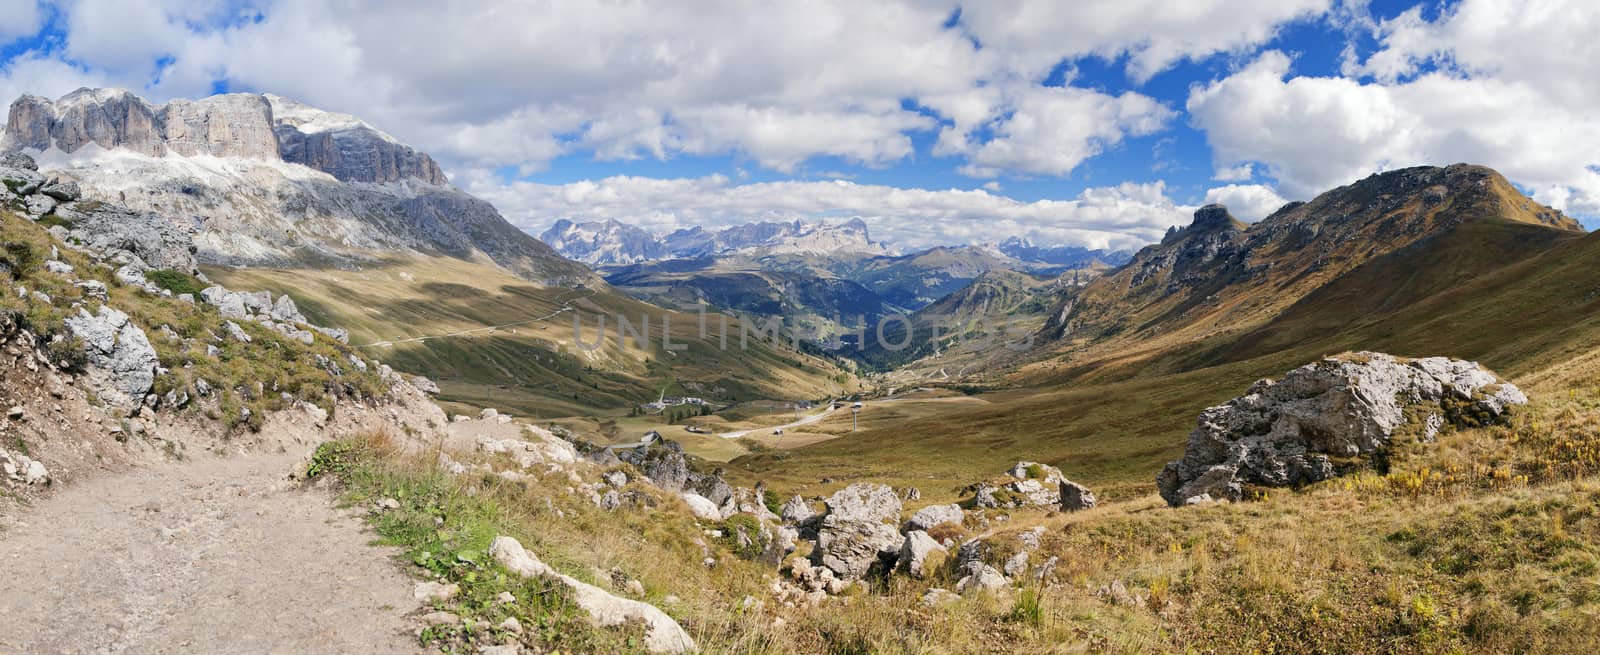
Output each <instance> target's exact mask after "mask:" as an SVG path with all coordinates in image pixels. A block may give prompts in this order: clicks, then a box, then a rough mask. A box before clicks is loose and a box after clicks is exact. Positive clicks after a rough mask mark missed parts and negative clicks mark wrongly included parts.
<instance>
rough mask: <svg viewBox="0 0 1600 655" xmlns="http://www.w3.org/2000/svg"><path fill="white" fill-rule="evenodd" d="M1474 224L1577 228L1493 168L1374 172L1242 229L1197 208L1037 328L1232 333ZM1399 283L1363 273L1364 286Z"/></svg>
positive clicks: (1120, 347)
mask: <svg viewBox="0 0 1600 655" xmlns="http://www.w3.org/2000/svg"><path fill="white" fill-rule="evenodd" d="M1484 221H1492V222H1501V223H1514V224H1518V225H1526V226H1533V227H1537V228H1540V229H1541V230H1547V231H1553V232H1549V233H1555V234H1559V233H1565V234H1582V233H1583V231H1584V230H1583V227H1582V226H1581V225H1580V224H1578V222H1577V221H1575V220H1573V219H1572V218H1570V217H1567V216H1565V215H1563V214H1562V213H1561V212H1559V211H1557V210H1554V209H1551V208H1549V207H1545V206H1543V205H1540V204H1538V203H1536V202H1534V201H1533V200H1532V199H1530V198H1528V197H1527V196H1525V195H1523V194H1522V193H1521V192H1520V191H1518V190H1517V189H1516V188H1515V187H1514V186H1512V185H1511V183H1510V182H1508V181H1507V180H1506V179H1505V178H1504V177H1503V176H1501V175H1500V174H1499V173H1497V172H1495V171H1493V170H1491V169H1489V168H1485V167H1482V166H1472V165H1466V164H1456V165H1453V166H1448V167H1415V168H1406V169H1400V170H1395V171H1389V172H1385V173H1379V174H1375V175H1372V176H1370V177H1368V178H1366V179H1363V180H1360V181H1358V182H1355V183H1354V184H1351V185H1348V186H1344V187H1340V188H1337V189H1333V190H1331V191H1328V192H1326V193H1323V194H1321V195H1319V196H1317V197H1316V198H1314V199H1313V200H1311V201H1310V202H1303V203H1291V204H1289V205H1287V206H1285V207H1283V208H1282V209H1280V210H1278V211H1277V212H1275V213H1273V214H1272V215H1271V216H1268V217H1267V218H1265V219H1263V220H1262V221H1261V222H1259V223H1256V224H1254V225H1246V224H1244V223H1242V222H1240V221H1238V220H1237V219H1235V218H1233V217H1232V216H1231V215H1230V214H1229V213H1228V211H1227V208H1226V207H1223V206H1221V205H1208V206H1206V207H1202V208H1201V209H1200V210H1199V211H1197V212H1195V218H1194V222H1193V223H1192V224H1191V225H1189V226H1188V227H1185V228H1183V229H1174V230H1172V231H1171V232H1169V233H1168V235H1167V236H1166V238H1164V239H1163V240H1162V241H1161V243H1159V244H1154V245H1151V246H1148V247H1146V248H1144V249H1143V250H1141V251H1139V253H1138V254H1136V255H1135V256H1134V258H1133V260H1132V261H1130V262H1129V263H1128V264H1127V265H1125V266H1123V267H1122V268H1121V269H1119V270H1118V271H1116V272H1115V273H1114V274H1112V275H1108V276H1106V277H1105V278H1102V279H1100V280H1097V281H1096V282H1094V283H1093V284H1090V285H1088V286H1087V287H1085V288H1083V289H1082V290H1075V291H1069V292H1065V293H1063V294H1062V295H1061V297H1060V298H1058V299H1057V303H1056V311H1055V314H1056V315H1055V316H1054V317H1052V320H1051V322H1050V324H1049V325H1047V326H1046V328H1045V332H1044V336H1046V337H1047V338H1049V339H1056V340H1059V342H1058V344H1057V345H1056V346H1054V347H1055V348H1057V349H1059V348H1068V349H1072V350H1076V351H1082V352H1083V354H1085V355H1088V354H1090V353H1111V352H1116V353H1118V355H1117V356H1118V357H1119V358H1126V357H1128V356H1129V355H1131V354H1133V353H1138V352H1143V353H1153V352H1157V351H1160V350H1164V349H1169V348H1174V347H1177V346H1180V345H1182V344H1185V343H1193V342H1195V341H1198V340H1201V339H1206V338H1211V337H1217V336H1220V335H1228V334H1237V333H1240V332H1243V331H1248V330H1251V329H1255V328H1257V327H1259V326H1261V325H1263V324H1265V323H1267V322H1268V321H1271V320H1273V319H1274V318H1276V317H1278V316H1279V315H1280V314H1282V313H1283V312H1284V311H1285V310H1287V309H1288V308H1289V307H1290V306H1292V305H1294V304H1295V303H1296V302H1298V301H1300V300H1301V299H1303V298H1306V297H1307V296H1309V295H1310V294H1312V293H1313V292H1315V291H1316V290H1318V289H1320V288H1322V287H1324V286H1326V285H1328V284H1330V283H1332V282H1334V281H1335V280H1338V279H1339V278H1340V277H1341V276H1344V275H1346V274H1349V273H1351V272H1352V271H1355V270H1357V269H1358V268H1360V267H1362V266H1363V265H1365V264H1367V263H1368V262H1372V261H1374V260H1376V259H1378V258H1381V257H1383V256H1385V255H1387V254H1389V253H1393V252H1396V251H1401V250H1404V249H1406V248H1408V247H1410V246H1412V245H1413V244H1417V243H1419V242H1422V241H1425V240H1429V239H1437V238H1440V237H1441V235H1446V234H1450V233H1451V232H1452V231H1454V230H1456V229H1457V228H1458V227H1460V226H1462V225H1468V224H1474V223H1478V222H1484ZM1498 263H1500V262H1498V261H1482V262H1477V266H1478V267H1479V268H1480V269H1487V268H1489V267H1492V266H1494V265H1497V264H1498ZM1400 281H1401V280H1398V279H1390V280H1373V281H1372V282H1373V283H1374V284H1375V285H1377V286H1375V287H1374V288H1371V289H1367V290H1365V293H1367V294H1373V295H1381V294H1383V293H1384V290H1383V287H1385V286H1387V285H1391V284H1396V283H1398V282H1400Z"/></svg>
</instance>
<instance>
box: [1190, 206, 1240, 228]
mask: <svg viewBox="0 0 1600 655" xmlns="http://www.w3.org/2000/svg"><path fill="white" fill-rule="evenodd" d="M1189 229H1190V230H1191V231H1194V232H1213V231H1217V230H1243V229H1245V224H1244V223H1243V222H1241V221H1240V220H1239V219H1237V218H1234V217H1233V214H1230V213H1228V206H1227V205H1223V204H1221V203H1212V204H1209V205H1206V206H1204V207H1201V208H1199V209H1197V210H1195V212H1194V222H1193V223H1190V224H1189Z"/></svg>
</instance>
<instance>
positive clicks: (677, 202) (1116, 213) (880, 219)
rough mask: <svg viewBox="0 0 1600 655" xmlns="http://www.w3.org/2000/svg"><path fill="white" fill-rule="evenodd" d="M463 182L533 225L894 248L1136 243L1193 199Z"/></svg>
mask: <svg viewBox="0 0 1600 655" xmlns="http://www.w3.org/2000/svg"><path fill="white" fill-rule="evenodd" d="M464 178H465V179H466V185H465V186H466V188H467V190H469V191H471V192H473V193H475V194H478V195H480V196H482V197H484V198H486V199H488V200H489V201H491V202H493V203H495V205H496V206H497V207H499V208H500V210H501V212H502V213H504V214H505V215H506V217H507V218H508V219H509V220H511V221H512V223H514V224H516V225H517V226H518V227H521V228H523V229H525V230H529V231H531V232H534V233H537V232H539V231H542V230H543V229H544V228H546V227H548V226H549V225H550V224H551V223H554V222H555V221H556V220H557V219H561V218H567V219H571V220H576V221H593V220H607V219H617V220H620V221H624V222H628V223H634V224H637V225H640V226H642V227H645V228H646V229H649V230H652V231H655V232H658V233H664V232H668V231H671V230H673V229H677V228H680V227H688V226H693V225H704V226H707V227H718V226H728V225H736V224H739V223H745V222H748V221H753V220H764V219H774V220H777V219H793V218H807V219H816V218H828V217H835V218H838V217H856V216H859V217H861V218H863V219H864V220H866V221H867V222H868V225H869V226H870V227H871V229H872V230H873V234H874V238H877V239H882V240H887V241H889V242H891V243H893V244H895V245H898V246H905V247H921V246H930V245H935V244H948V243H977V242H985V241H998V240H1000V239H1003V238H1005V237H1006V236H1011V235H1023V234H1030V235H1032V236H1033V238H1035V239H1036V240H1039V241H1041V242H1048V243H1061V244H1071V245H1080V246H1086V247H1092V248H1134V247H1138V246H1141V245H1144V244H1146V243H1149V242H1150V241H1153V240H1155V239H1159V238H1160V237H1161V235H1162V233H1163V232H1164V231H1165V230H1166V228H1167V227H1169V226H1172V225H1183V224H1187V223H1188V222H1189V219H1190V214H1191V213H1192V212H1193V208H1192V207H1181V206H1178V205H1176V204H1174V203H1173V202H1172V200H1171V199H1169V198H1168V197H1167V196H1166V188H1165V186H1164V185H1163V184H1162V183H1160V182H1154V183H1149V184H1133V183H1124V184H1121V185H1118V186H1114V187H1096V188H1090V189H1087V190H1085V191H1084V192H1083V193H1082V194H1080V195H1079V196H1078V197H1076V198H1073V199H1071V200H1039V201H1034V202H1022V201H1018V200H1015V199H1012V198H1008V197H1005V196H1001V195H997V194H993V193H990V192H988V191H985V190H973V191H966V190H959V189H950V190H943V191H936V190H926V189H902V188H896V187H888V186H879V185H870V184H856V183H852V182H847V181H828V182H801V181H789V182H764V183H755V184H735V183H733V182H732V181H731V180H729V179H728V178H727V177H724V176H721V175H712V176H707V177H700V178H676V179H658V178H643V177H609V178H605V179H602V180H585V181H581V182H573V183H570V184H563V185H547V184H537V183H533V182H513V183H510V184H505V183H503V182H501V181H500V180H499V179H498V178H496V177H495V176H493V175H492V174H489V173H488V172H486V171H478V172H475V173H472V174H469V175H466V176H464Z"/></svg>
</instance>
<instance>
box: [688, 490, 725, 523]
mask: <svg viewBox="0 0 1600 655" xmlns="http://www.w3.org/2000/svg"><path fill="white" fill-rule="evenodd" d="M678 497H679V498H682V499H683V502H684V504H686V505H688V506H689V511H690V512H691V513H693V514H694V517H695V518H697V519H700V520H703V521H721V520H722V510H720V509H717V504H716V503H713V502H711V501H710V500H707V499H706V497H705V496H702V495H700V494H697V493H694V492H692V491H684V492H680V493H679V494H678Z"/></svg>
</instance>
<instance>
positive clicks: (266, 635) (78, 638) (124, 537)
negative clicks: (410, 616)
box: [0, 455, 418, 653]
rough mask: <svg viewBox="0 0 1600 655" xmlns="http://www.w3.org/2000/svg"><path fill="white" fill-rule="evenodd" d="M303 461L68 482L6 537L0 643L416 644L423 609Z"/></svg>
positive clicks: (334, 647)
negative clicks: (304, 482)
mask: <svg viewBox="0 0 1600 655" xmlns="http://www.w3.org/2000/svg"><path fill="white" fill-rule="evenodd" d="M298 462H299V458H297V457H295V456H292V455H245V456H238V457H232V458H211V457H204V458H197V459H194V460H188V461H181V462H171V463H163V464H158V465H153V466H147V467H143V468H138V469H135V470H133V471H130V472H128V473H125V474H121V475H112V476H105V477H100V478H95V479H91V480H86V481H84V482H82V483H80V484H76V485H71V486H68V487H65V488H62V489H58V490H57V491H56V493H54V494H52V495H50V496H48V497H46V498H44V499H41V500H39V501H37V502H36V504H34V505H33V506H32V507H30V508H27V509H25V510H23V511H21V512H20V513H19V514H18V515H17V516H15V517H11V525H9V526H8V527H6V528H5V531H4V532H3V533H0V569H3V570H4V571H5V575H3V576H0V651H3V652H15V653H119V652H130V653H158V652H159V653H210V652H216V645H217V644H224V643H225V644H229V651H230V652H234V653H307V652H319V653H375V652H383V653H406V652H414V651H416V650H417V647H416V640H415V638H414V637H413V636H412V635H411V634H410V628H409V626H408V625H407V624H406V619H405V615H406V614H407V613H409V612H411V611H412V610H413V609H415V608H416V607H417V605H418V603H417V602H416V601H414V600H413V599H412V594H411V589H412V585H411V582H410V581H409V580H408V579H407V577H406V576H405V574H404V573H402V572H401V571H400V570H399V568H398V567H397V566H396V565H395V564H394V562H393V560H392V558H391V557H390V555H391V554H392V553H391V551H389V550H385V549H378V548H374V547H372V546H370V545H369V543H370V542H371V541H373V539H374V537H373V535H372V534H371V533H370V532H369V531H367V530H366V529H365V527H364V526H363V524H362V522H361V520H360V518H359V517H357V516H354V515H352V514H350V513H349V512H347V511H344V510H340V509H338V508H336V507H335V505H334V499H333V497H332V496H331V495H328V494H325V493H323V492H318V491H312V490H304V489H301V488H300V487H299V486H298V485H297V484H295V483H293V482H291V481H289V479H288V474H289V473H290V472H291V471H293V470H294V467H295V465H296V464H297V463H298Z"/></svg>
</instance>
